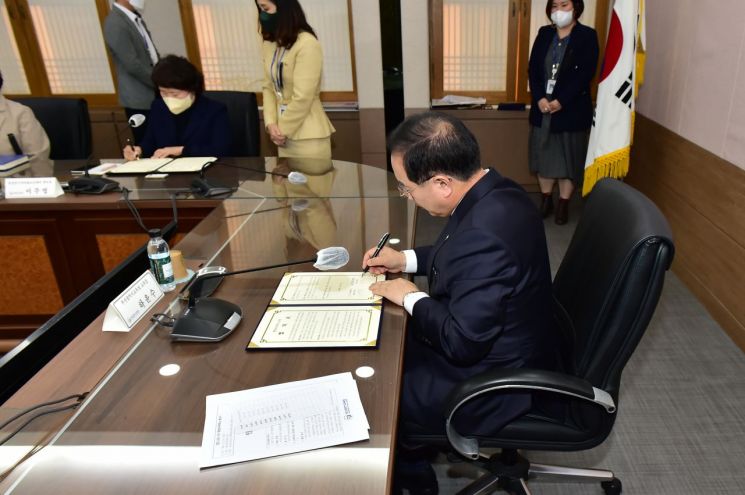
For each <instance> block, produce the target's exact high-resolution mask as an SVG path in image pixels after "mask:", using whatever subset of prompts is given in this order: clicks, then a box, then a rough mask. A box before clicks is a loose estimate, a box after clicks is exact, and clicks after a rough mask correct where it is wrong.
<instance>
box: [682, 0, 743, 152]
mask: <svg viewBox="0 0 745 495" xmlns="http://www.w3.org/2000/svg"><path fill="white" fill-rule="evenodd" d="M742 7H743V2H742V0H718V1H717V2H712V3H711V6H710V7H708V8H703V9H702V8H693V9H691V10H690V12H691V13H692V14H693V15H694V16H695V19H696V22H695V24H694V26H693V29H692V31H691V32H690V33H681V34H683V35H684V36H685V35H687V36H688V37H689V38H691V39H692V41H693V43H692V45H691V51H690V61H689V67H688V68H689V70H688V73H687V75H686V83H685V86H686V87H685V94H684V96H683V102H682V103H683V105H682V113H681V119H680V131H679V134H680V135H682V136H683V137H687V138H688V139H690V140H691V141H693V142H694V143H696V144H698V145H699V146H701V147H702V148H705V149H707V150H709V151H711V152H712V153H715V154H717V155H719V156H722V155H723V153H724V136H725V135H726V133H727V127H728V125H729V123H728V120H729V117H730V112H729V108H730V105H731V104H732V103H733V102H734V99H733V98H734V97H735V71H736V67H737V60H738V59H739V58H740V49H741V48H742V46H741V40H742V31H743V26H744V25H745V10H743V8H742ZM743 89H745V88H743ZM738 93H739V94H737V98H738V99H740V98H742V97H743V96H744V94H743V92H742V89H741V90H740V91H739V92H738ZM743 158H745V157H743Z"/></svg>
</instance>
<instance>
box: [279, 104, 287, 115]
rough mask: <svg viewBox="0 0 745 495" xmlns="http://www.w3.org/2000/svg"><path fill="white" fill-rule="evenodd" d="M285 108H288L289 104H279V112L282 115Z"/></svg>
mask: <svg viewBox="0 0 745 495" xmlns="http://www.w3.org/2000/svg"><path fill="white" fill-rule="evenodd" d="M285 110H287V105H285V104H284V103H282V104H281V105H280V106H279V114H280V115H284V113H285Z"/></svg>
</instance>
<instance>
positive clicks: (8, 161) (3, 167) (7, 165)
mask: <svg viewBox="0 0 745 495" xmlns="http://www.w3.org/2000/svg"><path fill="white" fill-rule="evenodd" d="M25 163H28V155H0V172H8V171H10V170H13V169H14V168H16V167H20V166H21V165H23V164H25Z"/></svg>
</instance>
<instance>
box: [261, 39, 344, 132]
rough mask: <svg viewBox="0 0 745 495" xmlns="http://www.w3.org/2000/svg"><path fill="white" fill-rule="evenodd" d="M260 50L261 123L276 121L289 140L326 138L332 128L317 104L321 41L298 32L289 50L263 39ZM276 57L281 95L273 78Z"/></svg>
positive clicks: (321, 107)
mask: <svg viewBox="0 0 745 495" xmlns="http://www.w3.org/2000/svg"><path fill="white" fill-rule="evenodd" d="M262 52H263V56H264V125H265V126H269V125H270V124H278V125H279V130H280V131H282V134H284V135H285V136H287V137H288V138H289V139H293V140H296V139H316V138H325V137H329V136H330V135H331V133H333V132H334V131H335V129H334V126H333V125H331V121H330V120H329V119H328V117H327V116H326V112H324V111H323V106H322V105H321V98H320V93H321V70H322V68H323V53H322V52H321V43H320V42H319V41H318V40H317V39H316V38H315V36H313V35H312V34H310V33H306V32H302V33H300V34H299V35H298V38H297V41H295V44H294V45H292V48H290V49H289V50H285V49H284V48H279V49H277V44H276V43H274V42H269V41H265V42H264V44H263V46H262ZM275 53H276V57H275ZM280 58H281V60H282V83H283V84H282V90H281V93H282V96H281V98H278V96H277V93H276V88H275V82H274V78H275V77H276V74H277V65H278V62H277V61H278V60H279V59H280ZM273 59H274V60H275V62H274V71H272V60H273ZM272 72H273V73H274V77H273V75H272ZM284 105H286V106H284ZM281 106H282V108H284V110H281V108H280V107H281Z"/></svg>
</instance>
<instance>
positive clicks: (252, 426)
mask: <svg viewBox="0 0 745 495" xmlns="http://www.w3.org/2000/svg"><path fill="white" fill-rule="evenodd" d="M369 429H370V425H369V423H368V422H367V416H366V415H365V411H364V409H363V408H362V402H361V401H360V394H359V391H358V390H357V383H356V382H355V381H354V379H353V378H352V374H351V373H339V374H337V375H329V376H324V377H320V378H312V379H309V380H301V381H297V382H289V383H282V384H279V385H270V386H268V387H261V388H254V389H250V390H242V391H239V392H230V393H227V394H218V395H208V396H207V414H206V416H205V420H204V433H203V435H202V449H201V455H200V460H199V467H200V468H206V467H211V466H220V465H224V464H232V463H235V462H242V461H250V460H253V459H262V458H265V457H274V456H278V455H284V454H291V453H294V452H303V451H306V450H313V449H320V448H323V447H330V446H332V445H341V444H345V443H351V442H357V441H360V440H369V438H370V433H369Z"/></svg>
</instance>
